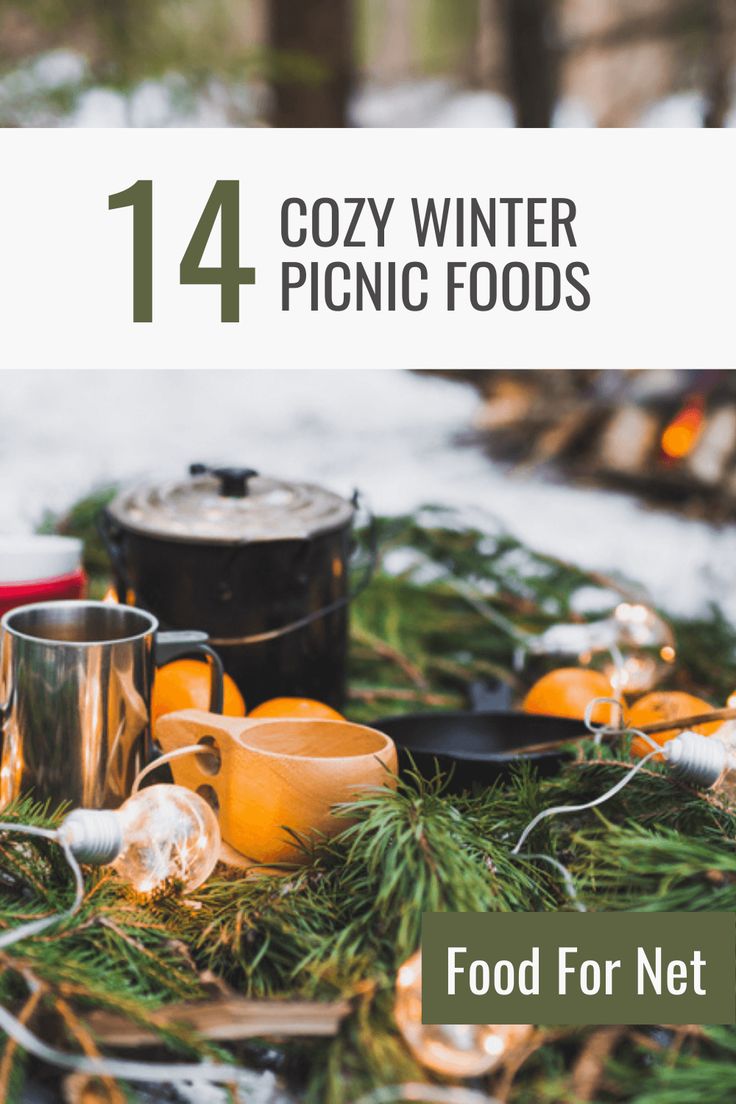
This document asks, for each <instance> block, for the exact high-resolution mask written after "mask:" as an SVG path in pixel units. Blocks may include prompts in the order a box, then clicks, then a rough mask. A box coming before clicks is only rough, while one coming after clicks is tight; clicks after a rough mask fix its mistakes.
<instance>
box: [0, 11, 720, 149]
mask: <svg viewBox="0 0 736 1104" xmlns="http://www.w3.org/2000/svg"><path fill="white" fill-rule="evenodd" d="M735 70H736V2H734V0H0V125H3V126H53V125H65V126H169V125H173V126H192V125H194V126H196V125H203V126H257V125H271V126H305V127H315V126H326V127H342V126H514V125H516V126H522V127H533V126H540V127H548V126H603V127H608V126H613V127H620V126H637V125H649V126H693V127H695V126H707V127H722V126H733V125H736V93H735V90H734V72H735Z"/></svg>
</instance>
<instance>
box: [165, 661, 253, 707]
mask: <svg viewBox="0 0 736 1104" xmlns="http://www.w3.org/2000/svg"><path fill="white" fill-rule="evenodd" d="M223 690H224V693H223V710H222V711H223V713H224V714H225V715H226V716H228V717H244V716H245V702H244V700H243V695H242V694H241V693H240V691H239V690H238V688H237V686H236V685H235V683H234V682H233V680H232V679H231V678H230V676H229V675H225V677H224V684H223ZM209 707H210V666H209V664H208V663H202V662H201V661H200V660H198V659H176V660H174V662H173V663H167V664H166V665H165V666H164V667H160V668H159V669H158V671H157V672H156V678H155V679H154V682H153V700H152V702H151V719H152V720H153V721H155V720H157V719H158V718H159V717H163V715H164V713H175V712H176V711H177V710H178V709H209Z"/></svg>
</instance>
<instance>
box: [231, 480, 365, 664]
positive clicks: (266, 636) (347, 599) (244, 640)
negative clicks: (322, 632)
mask: <svg viewBox="0 0 736 1104" xmlns="http://www.w3.org/2000/svg"><path fill="white" fill-rule="evenodd" d="M352 501H353V506H354V507H355V509H356V511H357V510H358V509H359V508H361V507H362V508H363V510H364V511H365V515H366V526H365V527H366V532H367V541H366V543H367V548H368V556H367V559H366V563H365V567H364V568H363V573H362V575H361V577H360V579H359V580H358V582H357V583H356V584H355V586H354V587H353V589H352V590H351V591H350V593H349V594H346V595H345V596H344V597H343V598H338V599H337V601H336V602H330V603H329V604H328V605H326V606H322V607H321V608H320V609H318V610H315V611H314V612H313V613H309V614H307V615H306V617H300V618H299V620H298V621H289V622H288V623H287V624H286V625H280V626H279V628H277V629H269V631H268V632H262V633H252V634H250V635H249V636H220V637H215V636H213V637H211V638H210V643H211V644H214V645H215V646H216V647H228V646H230V647H233V646H235V645H237V646H240V645H242V644H263V643H265V642H266V641H268V640H277V639H278V638H279V637H281V636H288V634H289V633H293V632H297V631H298V630H299V629H305V628H306V627H307V625H311V624H313V622H315V621H320V620H321V619H322V618H323V617H327V615H328V614H330V613H337V611H338V610H341V609H345V607H346V606H349V605H350V603H351V602H354V601H355V599H356V598H357V597H358V596H359V595H361V594H362V593H363V591H364V590H365V589H366V587H367V586H368V584H369V583H370V582H371V580H372V578H373V576H374V574H375V571H376V566H377V564H378V523H377V521H376V516H375V514H374V513H373V511H372V510H371V509H370V507H369V506H368V505H367V503H366V502H365V498H364V496H363V495H362V494H361V492H360V491H357V490H356V491H354V492H353V498H352Z"/></svg>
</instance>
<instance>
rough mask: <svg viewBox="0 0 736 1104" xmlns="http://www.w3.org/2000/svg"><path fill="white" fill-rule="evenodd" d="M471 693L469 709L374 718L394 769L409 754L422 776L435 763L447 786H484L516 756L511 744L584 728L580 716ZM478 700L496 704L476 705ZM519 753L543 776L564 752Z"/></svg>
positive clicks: (565, 736) (567, 736) (402, 766)
mask: <svg viewBox="0 0 736 1104" xmlns="http://www.w3.org/2000/svg"><path fill="white" fill-rule="evenodd" d="M471 696H472V697H474V698H475V701H474V704H475V705H476V711H473V712H471V711H459V712H454V713H407V714H404V715H403V716H399V717H388V718H386V719H385V720H380V721H376V722H374V727H375V728H377V729H379V730H380V731H381V732H385V733H386V735H387V736H390V737H391V739H392V740H393V741H394V742H395V744H396V746H397V748H398V752H399V770H400V772H403V771H406V770H407V769H408V768H410V767H411V761H410V759H409V754H410V755H411V758H412V759H413V760H414V763H415V765H416V767H417V769H418V770H419V772H420V773H421V774H422V775H423V776H424V777H425V778H433V777H434V776H435V774H436V773H437V766H438V765H439V767H440V770H442V771H443V772H448V773H449V772H450V771H451V770H452V779H451V782H450V784H449V789H450V790H451V791H453V792H458V791H461V790H466V789H471V788H472V787H473V786H474V785H481V786H487V785H489V784H490V783H491V782H494V781H495V780H496V779H497V778H499V777H501V776H502V775H504V774H507V773H508V772H509V768H510V765H511V764H512V763H513V762H516V761H518V759H519V758H520V756H518V755H515V754H513V752H515V751H516V749H518V748H523V747H525V746H528V747H532V746H534V745H536V744H544V743H547V742H552V741H568V740H574V739H575V738H576V737H579V736H581V735H582V734H583V732H584V731H585V729H584V725H583V723H582V721H574V720H570V719H569V718H567V717H548V716H544V715H539V714H533V713H519V712H514V711H513V710H511V709H508V708H503V707H501V708H499V706H503V703H504V701H505V700H507V698H506V697H505V696H504V695H503V694H502V695H500V696H499V695H498V694H496V693H493V694H492V696H488V695H487V694H486V693H485V692H482V693H481V695H480V696H479V694H478V690H477V688H476V689H475V692H474V693H473V694H472V695H471ZM481 702H482V703H483V704H484V705H486V704H487V705H489V706H490V705H495V706H496V708H484V709H481V710H477V706H478V705H479V704H481ZM407 753H409V754H407ZM523 758H525V759H528V760H529V761H530V762H531V763H533V764H534V766H535V767H536V769H537V770H538V771H539V773H540V774H542V775H545V776H547V775H550V774H554V773H555V772H556V771H558V770H559V769H560V767H561V766H562V763H563V762H564V760H565V758H566V755H565V753H564V752H563V751H562V750H561V749H560V748H553V749H547V750H544V751H533V752H531V753H530V754H529V755H525V756H523Z"/></svg>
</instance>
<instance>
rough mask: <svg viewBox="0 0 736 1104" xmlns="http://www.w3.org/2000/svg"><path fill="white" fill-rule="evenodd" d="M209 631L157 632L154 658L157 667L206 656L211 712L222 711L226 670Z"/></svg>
mask: <svg viewBox="0 0 736 1104" xmlns="http://www.w3.org/2000/svg"><path fill="white" fill-rule="evenodd" d="M208 640H209V637H208V636H207V633H203V632H195V631H194V630H191V631H190V630H187V629H184V630H180V631H172V632H157V633H156V640H155V644H154V652H153V658H154V662H155V664H156V666H157V667H163V666H164V665H165V664H167V663H171V662H172V661H173V660H175V659H184V658H185V657H186V656H195V655H196V656H205V658H206V659H208V660H209V664H210V713H222V709H223V698H224V686H223V681H224V677H225V672H224V669H223V666H222V660H221V659H220V657H219V656H218V654H217V652H216V651H214V649H213V648H210V646H209V644H208Z"/></svg>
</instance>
